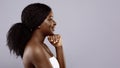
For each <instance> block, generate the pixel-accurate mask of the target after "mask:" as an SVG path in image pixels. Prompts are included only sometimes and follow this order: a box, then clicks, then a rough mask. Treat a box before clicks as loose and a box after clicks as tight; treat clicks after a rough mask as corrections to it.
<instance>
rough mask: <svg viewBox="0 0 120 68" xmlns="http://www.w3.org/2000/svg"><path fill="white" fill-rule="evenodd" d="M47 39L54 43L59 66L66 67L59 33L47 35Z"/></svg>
mask: <svg viewBox="0 0 120 68" xmlns="http://www.w3.org/2000/svg"><path fill="white" fill-rule="evenodd" d="M48 40H49V41H50V43H51V44H53V45H54V47H55V49H56V57H57V59H58V62H59V64H60V68H66V66H65V59H64V53H63V47H62V39H61V36H60V35H54V36H49V37H48Z"/></svg>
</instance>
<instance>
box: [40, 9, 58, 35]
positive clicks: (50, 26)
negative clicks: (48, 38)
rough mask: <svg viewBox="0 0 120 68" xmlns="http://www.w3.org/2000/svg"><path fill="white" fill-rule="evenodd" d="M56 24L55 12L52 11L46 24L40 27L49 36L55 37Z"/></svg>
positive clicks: (45, 21)
mask: <svg viewBox="0 0 120 68" xmlns="http://www.w3.org/2000/svg"><path fill="white" fill-rule="evenodd" d="M55 26H56V22H55V21H54V20H53V12H52V11H51V12H50V14H49V15H48V16H47V18H46V19H45V20H44V22H43V23H42V24H41V25H40V28H41V29H42V31H43V32H44V33H45V34H47V35H53V34H54V30H55Z"/></svg>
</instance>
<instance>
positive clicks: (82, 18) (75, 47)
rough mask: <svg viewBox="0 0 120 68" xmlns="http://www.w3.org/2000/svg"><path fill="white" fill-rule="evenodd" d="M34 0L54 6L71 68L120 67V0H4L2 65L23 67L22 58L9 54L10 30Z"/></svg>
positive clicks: (0, 37) (0, 43) (0, 23)
mask: <svg viewBox="0 0 120 68" xmlns="http://www.w3.org/2000/svg"><path fill="white" fill-rule="evenodd" d="M34 2H41V3H46V4H48V5H49V6H51V7H52V9H53V12H54V19H55V20H56V22H57V26H56V31H55V33H59V34H61V35H62V37H63V46H64V52H65V59H66V65H67V68H120V0H0V68H23V64H22V60H21V58H20V57H18V58H16V57H15V56H14V55H13V54H11V55H10V54H9V50H8V47H7V46H6V33H7V31H8V29H9V28H10V26H11V25H12V24H14V23H16V22H20V21H21V19H20V18H21V17H20V16H21V12H22V10H23V8H24V7H25V6H27V5H28V4H30V3H34ZM46 43H47V44H48V45H49V46H50V49H51V50H52V51H53V52H54V48H53V47H52V46H51V45H50V44H49V43H48V41H47V39H46ZM54 53H55V52H54Z"/></svg>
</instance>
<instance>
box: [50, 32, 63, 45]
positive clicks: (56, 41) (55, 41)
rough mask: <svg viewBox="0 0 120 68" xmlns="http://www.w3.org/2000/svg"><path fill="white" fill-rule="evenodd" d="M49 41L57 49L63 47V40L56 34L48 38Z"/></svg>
mask: <svg viewBox="0 0 120 68" xmlns="http://www.w3.org/2000/svg"><path fill="white" fill-rule="evenodd" d="M48 41H49V42H50V43H51V44H52V45H54V46H55V47H59V46H62V39H61V36H60V35H59V34H54V35H52V36H48Z"/></svg>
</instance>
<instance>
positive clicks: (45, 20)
mask: <svg viewBox="0 0 120 68" xmlns="http://www.w3.org/2000/svg"><path fill="white" fill-rule="evenodd" d="M21 20H22V23H16V24H14V25H13V26H12V27H11V28H10V30H9V31H8V35H7V45H8V47H9V49H10V52H11V51H13V53H15V54H16V55H17V56H21V58H22V60H23V64H24V68H65V60H64V55H63V47H62V41H61V36H60V35H59V34H54V33H53V32H54V28H55V26H56V23H55V21H54V20H53V13H52V10H51V8H50V7H49V6H47V5H45V4H41V3H33V4H30V5H28V6H27V7H25V8H24V10H23V11H22V15H21ZM46 37H48V40H49V42H50V43H51V44H52V45H53V46H54V47H55V49H56V58H55V57H54V55H53V53H52V52H51V51H50V49H49V48H48V47H47V45H46V44H45V43H44V39H45V38H46Z"/></svg>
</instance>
